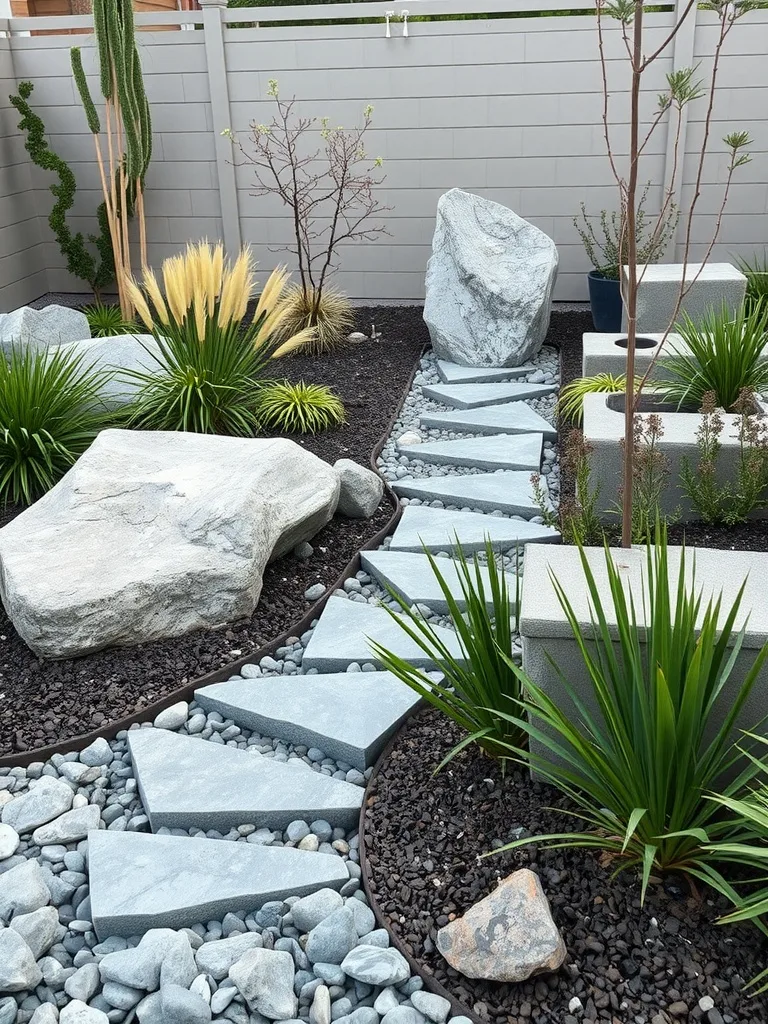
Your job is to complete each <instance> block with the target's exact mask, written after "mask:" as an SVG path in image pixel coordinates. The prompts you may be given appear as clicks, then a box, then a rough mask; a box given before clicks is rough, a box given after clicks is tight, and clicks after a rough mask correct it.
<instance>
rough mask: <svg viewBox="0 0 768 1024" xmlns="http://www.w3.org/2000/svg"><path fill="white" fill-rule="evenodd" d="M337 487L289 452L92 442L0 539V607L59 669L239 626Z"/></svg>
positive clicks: (208, 444)
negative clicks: (74, 660) (272, 565)
mask: <svg viewBox="0 0 768 1024" xmlns="http://www.w3.org/2000/svg"><path fill="white" fill-rule="evenodd" d="M338 498H339V477H338V474H337V473H336V472H335V471H334V470H333V468H332V467H331V466H329V465H328V464H327V463H325V462H323V461H322V460H321V459H319V458H317V456H315V455H313V454H312V453H311V452H308V451H305V450H304V449H303V448H302V447H301V446H300V445H298V444H296V443H295V442H294V441H289V440H287V439H283V438H269V439H261V438H255V439H251V438H233V437H218V436H210V435H204V434H192V433H174V432H149V431H147V432H143V431H130V430H105V431H102V433H101V434H99V436H98V437H97V438H96V440H95V441H94V443H93V444H92V445H91V447H90V448H89V449H88V451H87V452H85V454H84V455H83V456H82V457H81V458H80V459H79V461H78V462H77V463H76V464H75V466H73V468H72V469H71V470H70V471H69V472H68V473H67V474H66V475H65V476H64V477H63V479H62V480H60V481H59V483H58V484H56V486H55V487H54V488H53V489H52V490H50V491H49V492H48V493H47V494H46V495H45V496H44V497H43V498H41V499H40V500H39V501H38V502H37V503H36V504H34V505H32V506H31V507H30V508H28V509H26V511H24V512H22V513H21V515H19V516H17V517H16V519H14V520H13V521H12V522H11V523H9V524H8V525H7V526H5V527H3V529H2V530H0V596H1V597H2V601H3V604H4V605H5V608H6V611H7V612H8V615H9V617H10V618H11V621H12V622H13V624H14V626H15V628H16V630H17V632H18V633H19V635H20V636H21V637H22V639H23V640H24V641H25V642H26V643H27V644H28V645H29V646H30V647H31V648H32V650H33V651H35V653H37V654H38V655H40V656H41V657H44V658H63V657H70V656H73V655H78V654H85V653H87V652H89V651H96V650H99V649H100V648H103V647H110V646H113V645H120V646H128V645H132V644H138V643H143V642H145V641H148V640H157V639H160V638H162V637H169V636H178V635H180V634H182V633H186V632H188V631H189V630H193V629H198V628H201V627H215V626H220V625H222V624H223V623H227V622H232V621H233V620H236V619H239V618H242V617H244V616H247V615H250V614H251V613H252V611H253V609H254V608H255V607H256V604H257V602H258V599H259V594H260V592H261V582H262V573H263V571H264V567H265V566H266V564H267V562H268V561H269V560H270V559H271V558H274V557H277V556H278V555H281V554H283V553H285V552H286V551H290V550H291V548H294V547H295V546H296V545H297V544H298V543H300V542H301V541H304V540H308V539H309V538H310V537H312V536H314V534H315V533H317V531H318V530H320V529H321V528H322V527H323V526H324V525H325V524H326V523H327V522H328V521H329V520H330V518H331V516H332V515H333V513H334V511H335V509H336V505H337V502H338Z"/></svg>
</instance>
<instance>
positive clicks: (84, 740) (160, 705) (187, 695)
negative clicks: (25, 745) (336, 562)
mask: <svg viewBox="0 0 768 1024" xmlns="http://www.w3.org/2000/svg"><path fill="white" fill-rule="evenodd" d="M425 348H426V346H425ZM423 354H424V349H422V351H421V353H420V354H419V356H418V358H417V361H416V365H415V366H414V368H413V370H412V372H411V375H410V377H409V378H408V382H407V384H406V386H405V389H404V390H403V395H402V398H401V399H400V402H399V403H398V406H397V408H396V409H395V411H394V412H393V414H392V416H391V417H390V420H389V423H388V424H387V428H386V430H385V431H384V433H383V434H382V436H381V438H380V439H379V441H378V442H377V444H376V446H375V448H374V449H373V451H372V452H371V456H370V459H369V463H370V466H371V469H373V470H374V472H376V473H378V467H377V465H376V459H377V458H378V457H379V455H381V452H382V450H383V448H384V445H385V444H386V443H387V441H388V440H389V436H390V434H391V433H392V430H393V429H394V426H395V423H396V422H397V419H398V417H399V415H400V412H401V410H402V408H403V404H404V402H405V399H406V398H407V397H408V395H409V394H410V391H411V386H412V384H413V379H414V377H415V376H416V373H417V371H418V369H419V365H420V362H421V356H422V355H423ZM384 495H385V497H386V498H387V500H388V501H389V503H390V505H391V506H392V507H393V509H394V511H393V513H392V516H391V517H390V520H389V522H388V523H387V525H386V526H384V527H382V529H381V530H379V532H378V533H376V534H375V535H374V536H373V537H371V538H370V539H369V540H367V541H366V542H365V544H363V545H362V546H361V547H360V548H359V550H358V552H357V554H356V555H355V556H354V557H353V558H352V559H351V560H350V561H349V562H348V563H347V565H346V566H345V567H344V569H343V570H342V572H341V575H340V576H339V577H338V579H337V580H336V582H335V583H334V584H333V585H332V586H331V587H329V588H328V589H327V590H326V592H325V594H323V596H322V597H321V598H320V599H319V600H318V601H315V603H314V604H313V605H311V607H310V608H309V609H308V611H307V612H306V613H305V614H304V615H303V616H302V617H301V618H300V619H299V621H298V622H294V623H293V625H292V626H291V627H290V628H289V629H287V630H285V631H284V632H283V633H281V634H280V635H279V636H277V637H275V639H274V640H270V641H269V642H268V643H266V644H264V646H263V647H260V648H259V649H258V650H255V651H251V652H250V653H248V654H246V655H245V656H244V657H242V658H238V660H237V661H233V662H230V663H229V664H227V665H223V666H222V667H221V668H218V669H216V670H215V671H213V672H208V673H207V674H206V675H204V676H198V677H197V678H196V679H192V680H190V681H189V682H188V683H185V684H184V685H183V686H180V687H178V688H177V689H175V690H172V691H171V692H170V693H167V694H166V695H165V696H164V697H160V698H159V700H155V701H153V702H152V703H151V704H147V705H146V706H145V707H143V708H141V710H140V711H135V712H134V713H133V714H132V715H126V716H125V717H124V718H119V719H117V720H116V721H114V722H108V723H107V724H106V725H103V726H101V727H100V728H98V729H93V730H91V731H90V732H86V733H79V734H78V735H76V736H70V737H69V739H66V740H63V741H62V742H61V743H54V744H51V745H50V746H47V747H35V748H34V749H32V750H25V751H23V752H21V753H18V754H6V755H4V756H2V757H0V768H26V767H27V765H29V764H32V763H34V762H36V761H47V760H48V758H49V757H52V756H53V754H66V753H69V752H70V751H72V750H81V749H82V748H83V747H87V746H88V745H89V744H90V743H93V741H94V740H96V739H99V738H104V739H108V740H111V739H113V738H114V737H115V736H116V735H117V733H119V732H122V731H123V730H124V729H128V728H130V726H132V725H135V724H136V723H138V722H147V721H151V720H152V719H153V718H155V717H156V716H157V715H158V714H159V713H160V712H161V711H164V710H165V709H166V708H169V707H171V706H172V705H174V704H177V703H178V702H179V701H182V700H190V699H191V698H192V697H193V696H194V692H195V690H197V689H199V688H200V687H201V686H207V685H208V684H209V683H220V682H222V681H224V680H225V679H229V677H230V676H231V675H233V674H234V673H236V672H239V671H240V669H241V668H242V667H243V665H248V664H252V663H253V662H257V661H260V660H261V659H262V658H263V657H265V656H266V655H271V654H274V652H275V651H276V650H277V648H278V647H282V646H283V645H284V644H285V642H286V640H287V639H288V637H289V636H301V634H302V633H305V632H306V631H307V630H308V629H309V628H310V626H311V624H312V622H313V620H314V619H317V618H319V616H320V613H321V612H322V611H323V609H324V608H325V605H326V602H327V601H328V599H329V598H330V597H331V595H332V594H333V592H334V590H339V589H340V588H341V587H342V586H343V584H344V580H346V579H349V577H350V576H354V574H355V573H356V572H358V571H359V569H360V551H370V550H373V549H374V548H377V547H379V546H380V545H381V542H382V541H383V540H384V538H385V537H387V536H388V535H389V534H390V533H391V532H392V530H393V529H394V528H395V527H396V526H397V524H398V522H399V520H400V516H401V515H402V514H403V507H402V505H401V504H400V502H399V500H398V498H397V495H396V494H395V492H394V491H393V490H392V488H391V487H390V486H389V484H388V483H387V481H386V480H385V481H384Z"/></svg>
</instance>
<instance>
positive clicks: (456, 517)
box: [389, 505, 560, 554]
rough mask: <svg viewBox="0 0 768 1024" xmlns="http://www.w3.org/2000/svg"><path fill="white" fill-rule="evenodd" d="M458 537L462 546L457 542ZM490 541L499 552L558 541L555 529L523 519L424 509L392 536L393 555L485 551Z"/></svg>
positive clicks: (406, 515)
mask: <svg viewBox="0 0 768 1024" xmlns="http://www.w3.org/2000/svg"><path fill="white" fill-rule="evenodd" d="M457 537H458V542H457ZM486 538H490V541H491V544H493V547H494V548H495V550H497V551H507V550H509V549H510V548H514V547H522V546H523V545H524V544H528V543H530V542H532V541H538V542H546V541H557V540H559V539H560V534H559V533H558V532H557V530H555V529H554V528H553V527H551V526H544V525H543V524H538V523H529V522H526V521H525V520H521V519H500V518H498V517H496V516H487V515H484V514H483V513H482V512H448V511H445V510H444V509H439V508H429V507H428V506H423V505H416V506H414V505H409V506H408V507H407V508H406V509H405V510H404V512H403V515H402V517H401V519H400V522H399V523H398V525H397V529H396V530H395V532H394V534H393V535H392V541H391V543H390V546H389V550H390V551H417V552H423V551H424V548H425V547H426V548H427V549H428V550H429V551H453V550H454V549H455V548H456V547H457V546H458V547H459V548H461V550H462V551H464V552H465V553H466V554H470V553H471V552H473V551H482V550H483V549H484V548H485V542H486Z"/></svg>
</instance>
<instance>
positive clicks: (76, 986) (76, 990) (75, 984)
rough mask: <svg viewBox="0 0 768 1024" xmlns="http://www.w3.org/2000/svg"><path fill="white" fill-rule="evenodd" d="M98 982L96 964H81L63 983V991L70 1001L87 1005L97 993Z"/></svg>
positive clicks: (97, 967) (97, 966) (98, 976)
mask: <svg viewBox="0 0 768 1024" xmlns="http://www.w3.org/2000/svg"><path fill="white" fill-rule="evenodd" d="M100 980H101V979H100V975H99V965H98V964H97V963H90V964H83V966H82V967H79V968H78V969H77V971H75V973H74V974H73V975H72V976H71V977H70V978H67V980H66V981H65V982H64V991H65V992H66V993H67V995H68V996H69V997H70V998H71V999H79V1000H80V1001H81V1002H83V1003H88V1002H90V1000H91V998H92V997H93V996H95V995H96V993H97V992H98V990H99V984H100Z"/></svg>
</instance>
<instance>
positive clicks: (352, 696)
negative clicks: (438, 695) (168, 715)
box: [195, 601, 418, 771]
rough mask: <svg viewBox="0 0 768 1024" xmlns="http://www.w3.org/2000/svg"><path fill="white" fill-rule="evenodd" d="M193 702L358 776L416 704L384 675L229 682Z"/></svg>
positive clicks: (406, 690)
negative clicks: (324, 757)
mask: <svg viewBox="0 0 768 1024" xmlns="http://www.w3.org/2000/svg"><path fill="white" fill-rule="evenodd" d="M345 603H351V602H346V601H345ZM195 699H196V700H197V702H198V703H199V704H200V705H201V706H202V707H204V708H205V709H206V710H207V711H218V712H219V713H220V714H222V715H224V717H225V718H233V719H235V720H236V721H237V722H239V723H240V724H241V725H244V726H246V727H247V728H249V729H253V730H255V731H256V732H259V733H261V734H262V735H266V736H281V737H283V738H284V739H286V740H288V741H289V742H290V743H295V744H302V745H304V746H305V747H310V748H311V747H316V748H318V749H320V750H322V751H323V752H324V753H326V754H328V755H329V756H330V757H334V758H336V759H337V760H339V761H345V762H346V763H347V764H350V765H352V767H353V768H358V769H360V770H361V771H365V769H366V768H367V767H368V766H369V765H371V764H373V762H374V761H375V760H376V758H377V757H378V756H379V753H380V752H381V751H382V749H383V748H384V745H385V744H386V742H387V740H388V739H389V737H390V736H391V735H392V734H393V733H394V732H395V731H396V730H397V728H398V726H399V725H400V723H401V722H402V721H403V720H404V719H405V718H406V717H407V715H409V714H410V712H411V710H412V709H413V708H414V707H415V706H416V705H417V704H418V696H417V694H415V693H414V692H413V690H411V688H410V687H408V686H406V685H405V683H402V682H401V681H400V680H399V679H398V678H397V677H396V676H393V675H391V674H390V673H389V672H361V673H357V672H355V673H349V672H340V673H337V674H332V675H322V674H318V675H292V676H264V677H262V678H260V679H259V680H257V681H254V682H243V681H242V680H239V679H236V680H232V679H230V680H228V681H226V682H223V683H211V684H210V685H209V686H204V687H201V688H200V689H199V690H197V691H196V693H195ZM289 770H290V769H289Z"/></svg>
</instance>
